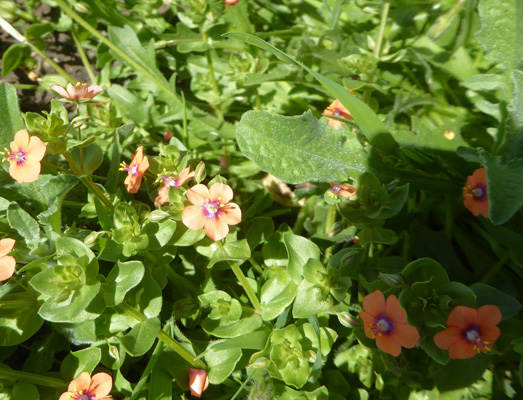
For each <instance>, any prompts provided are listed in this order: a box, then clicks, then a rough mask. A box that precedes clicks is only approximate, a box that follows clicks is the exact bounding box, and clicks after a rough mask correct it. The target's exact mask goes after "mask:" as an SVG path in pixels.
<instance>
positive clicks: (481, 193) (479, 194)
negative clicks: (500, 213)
mask: <svg viewBox="0 0 523 400" xmlns="http://www.w3.org/2000/svg"><path fill="white" fill-rule="evenodd" d="M471 192H472V196H474V198H475V199H476V200H483V199H484V198H486V197H487V188H486V187H485V185H478V186H476V187H475V188H474V189H472V190H471Z"/></svg>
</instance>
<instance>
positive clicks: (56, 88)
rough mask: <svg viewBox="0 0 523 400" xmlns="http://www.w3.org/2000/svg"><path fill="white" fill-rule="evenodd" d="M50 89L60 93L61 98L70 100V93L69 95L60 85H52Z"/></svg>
mask: <svg viewBox="0 0 523 400" xmlns="http://www.w3.org/2000/svg"><path fill="white" fill-rule="evenodd" d="M50 88H51V89H52V90H54V91H55V92H56V93H58V94H59V95H60V96H62V97H65V98H69V93H67V90H65V89H64V88H63V87H61V86H60V85H51V86H50Z"/></svg>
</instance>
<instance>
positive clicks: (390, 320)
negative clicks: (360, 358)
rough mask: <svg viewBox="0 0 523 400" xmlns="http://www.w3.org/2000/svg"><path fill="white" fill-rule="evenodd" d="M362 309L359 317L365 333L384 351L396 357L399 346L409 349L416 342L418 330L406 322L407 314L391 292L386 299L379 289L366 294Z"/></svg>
mask: <svg viewBox="0 0 523 400" xmlns="http://www.w3.org/2000/svg"><path fill="white" fill-rule="evenodd" d="M363 310H364V311H361V312H360V318H361V319H362V320H363V325H364V328H365V335H366V336H367V337H368V338H370V339H376V345H377V346H378V347H379V348H380V349H381V350H382V351H384V352H385V353H389V354H391V355H393V356H394V357H397V356H399V355H400V353H401V347H406V348H408V349H410V348H412V347H414V346H416V344H417V343H418V341H419V339H420V335H419V333H418V331H417V330H416V328H414V327H413V326H410V325H409V324H408V323H407V315H406V314H405V311H404V310H403V309H402V308H401V307H400V305H399V302H398V299H397V298H396V296H394V295H393V294H391V295H390V296H389V297H387V301H385V296H383V293H382V292H380V291H379V290H376V291H374V292H372V293H371V294H368V295H367V296H365V298H364V299H363Z"/></svg>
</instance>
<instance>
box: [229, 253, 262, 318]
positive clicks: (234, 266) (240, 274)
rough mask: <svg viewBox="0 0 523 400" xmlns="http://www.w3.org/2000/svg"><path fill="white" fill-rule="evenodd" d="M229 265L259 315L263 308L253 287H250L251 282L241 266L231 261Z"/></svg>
mask: <svg viewBox="0 0 523 400" xmlns="http://www.w3.org/2000/svg"><path fill="white" fill-rule="evenodd" d="M229 265H230V267H231V269H232V272H234V275H236V278H238V280H239V281H240V285H242V287H243V290H245V293H246V294H247V297H248V298H249V300H250V301H251V303H252V305H253V307H254V309H255V310H256V312H257V313H261V312H262V306H261V304H260V302H259V301H258V298H257V297H256V294H255V293H254V291H253V290H252V288H251V285H249V282H248V281H247V278H246V277H245V275H244V274H243V272H242V270H241V268H240V266H239V265H238V263H237V262H235V261H229Z"/></svg>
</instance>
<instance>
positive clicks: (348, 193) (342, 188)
mask: <svg viewBox="0 0 523 400" xmlns="http://www.w3.org/2000/svg"><path fill="white" fill-rule="evenodd" d="M329 185H330V186H331V188H330V190H329V192H328V194H329V196H330V197H332V198H334V199H338V197H345V198H348V197H352V196H354V195H355V194H356V188H355V187H354V186H349V185H343V184H341V183H338V184H334V183H329Z"/></svg>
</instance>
